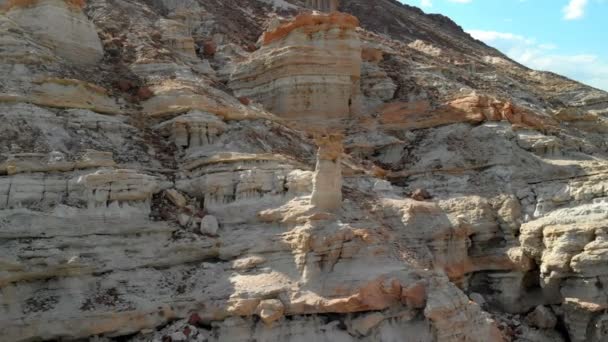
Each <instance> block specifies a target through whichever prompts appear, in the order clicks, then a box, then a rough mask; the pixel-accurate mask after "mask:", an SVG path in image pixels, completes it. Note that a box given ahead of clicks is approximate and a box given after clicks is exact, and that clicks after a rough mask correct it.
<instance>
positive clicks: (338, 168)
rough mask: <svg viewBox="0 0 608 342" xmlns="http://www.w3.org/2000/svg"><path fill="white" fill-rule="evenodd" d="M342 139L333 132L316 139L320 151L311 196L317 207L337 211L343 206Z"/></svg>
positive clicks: (311, 202) (312, 202)
mask: <svg viewBox="0 0 608 342" xmlns="http://www.w3.org/2000/svg"><path fill="white" fill-rule="evenodd" d="M342 139H344V138H343V137H342V136H341V135H337V134H332V135H329V136H324V137H320V138H318V139H317V140H316V142H317V144H318V145H319V151H318V152H317V165H316V167H315V174H314V176H313V188H312V195H311V198H310V204H311V205H313V206H314V207H315V208H316V209H319V210H327V211H335V210H337V209H339V208H340V207H341V206H342V153H343V147H342Z"/></svg>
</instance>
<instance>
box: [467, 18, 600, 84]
mask: <svg viewBox="0 0 608 342" xmlns="http://www.w3.org/2000/svg"><path fill="white" fill-rule="evenodd" d="M467 32H469V34H471V36H473V37H474V38H476V39H479V40H481V41H483V42H485V43H487V44H488V45H491V46H494V47H495V48H497V49H499V50H501V51H502V52H503V53H505V54H506V55H507V56H509V57H510V58H512V59H513V60H515V61H517V62H519V63H521V64H523V65H526V66H528V67H530V68H532V69H537V70H545V71H552V72H555V73H557V74H561V75H564V76H567V77H570V78H572V79H575V80H577V81H580V82H583V83H586V84H589V85H591V86H594V87H596V88H600V89H604V90H607V91H608V61H605V60H602V59H601V58H599V57H598V56H597V55H594V54H560V53H558V52H557V50H558V46H556V45H554V44H539V43H537V42H536V40H535V39H532V38H527V37H524V36H520V35H516V34H513V33H507V32H496V31H481V30H469V31H467Z"/></svg>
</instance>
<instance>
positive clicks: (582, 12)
mask: <svg viewBox="0 0 608 342" xmlns="http://www.w3.org/2000/svg"><path fill="white" fill-rule="evenodd" d="M400 1H401V2H403V3H407V4H409V5H414V6H417V7H420V8H422V9H423V10H424V11H425V12H427V13H441V14H444V15H446V16H448V17H450V18H452V19H453V20H454V21H455V22H456V23H457V24H459V25H460V26H462V27H463V28H464V29H465V31H467V32H469V33H470V34H471V35H472V36H474V37H475V38H477V39H479V40H482V41H484V42H486V43H487V44H488V45H491V46H494V47H496V48H498V49H499V50H501V51H502V52H503V53H505V54H507V55H508V56H509V57H511V58H513V59H514V60H516V61H518V62H520V63H522V64H524V65H527V66H528V67H531V68H533V69H539V70H548V71H553V72H556V73H558V74H562V75H565V76H567V77H570V78H572V79H575V80H577V81H581V82H583V83H586V84H589V85H592V86H594V87H597V88H600V89H604V90H607V91H608V0H400Z"/></svg>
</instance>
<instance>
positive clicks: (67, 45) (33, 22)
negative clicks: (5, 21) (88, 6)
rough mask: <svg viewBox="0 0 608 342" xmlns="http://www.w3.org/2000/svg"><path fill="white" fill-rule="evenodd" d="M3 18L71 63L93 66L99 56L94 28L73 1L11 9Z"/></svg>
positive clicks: (50, 1)
mask: <svg viewBox="0 0 608 342" xmlns="http://www.w3.org/2000/svg"><path fill="white" fill-rule="evenodd" d="M6 16H7V17H8V18H10V19H11V20H13V21H15V22H16V23H17V24H18V25H19V26H20V27H22V28H23V29H25V30H26V31H28V32H29V33H30V34H32V35H33V36H34V37H35V38H36V40H37V41H38V42H40V43H41V44H42V45H45V46H48V47H49V48H51V49H52V50H53V51H54V52H55V53H56V54H57V55H59V56H61V57H63V58H65V59H66V60H68V61H69V62H71V63H75V64H85V65H89V64H95V63H97V62H98V61H99V60H101V58H102V57H103V48H102V45H101V40H100V39H99V36H97V31H96V29H95V25H93V24H92V23H91V22H90V21H89V20H88V19H87V17H86V16H85V15H84V14H83V13H82V10H81V9H80V8H79V7H78V5H76V2H74V3H70V4H68V2H67V1H63V0H41V1H36V2H35V4H34V5H32V6H25V7H21V6H19V5H17V6H13V7H11V8H10V9H9V11H8V12H7V13H6Z"/></svg>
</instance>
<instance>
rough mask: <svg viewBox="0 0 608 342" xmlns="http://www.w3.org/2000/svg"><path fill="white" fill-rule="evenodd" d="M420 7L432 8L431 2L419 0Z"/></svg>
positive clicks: (429, 0)
mask: <svg viewBox="0 0 608 342" xmlns="http://www.w3.org/2000/svg"><path fill="white" fill-rule="evenodd" d="M420 6H421V7H433V2H432V1H431V0H420Z"/></svg>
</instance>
